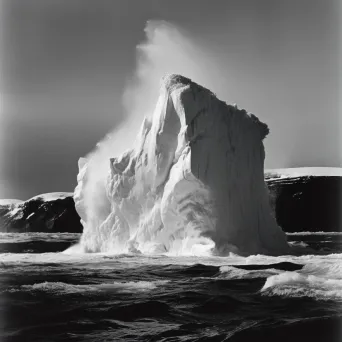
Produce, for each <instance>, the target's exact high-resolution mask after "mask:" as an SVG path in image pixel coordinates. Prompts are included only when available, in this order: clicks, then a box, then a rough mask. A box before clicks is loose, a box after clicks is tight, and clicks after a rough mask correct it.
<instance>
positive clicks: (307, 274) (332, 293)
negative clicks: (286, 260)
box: [262, 255, 342, 300]
mask: <svg viewBox="0 0 342 342" xmlns="http://www.w3.org/2000/svg"><path fill="white" fill-rule="evenodd" d="M338 259H339V260H338V262H336V261H335V260H330V261H329V259H328V260H324V262H322V260H320V258H317V259H316V258H312V259H311V262H310V263H308V264H306V265H305V266H304V267H303V269H302V270H300V271H298V272H283V273H280V274H278V275H273V276H270V277H268V278H267V280H266V282H265V285H264V286H263V288H262V292H264V293H265V294H267V295H282V296H289V297H302V296H308V297H313V298H316V299H324V300H327V299H339V300H342V263H341V261H342V259H341V255H340V256H339V257H338Z"/></svg>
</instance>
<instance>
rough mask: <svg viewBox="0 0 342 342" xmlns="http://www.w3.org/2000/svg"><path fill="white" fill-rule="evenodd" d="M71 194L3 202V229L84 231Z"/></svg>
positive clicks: (0, 208) (0, 229)
mask: <svg viewBox="0 0 342 342" xmlns="http://www.w3.org/2000/svg"><path fill="white" fill-rule="evenodd" d="M72 196H73V194H72V193H51V194H45V195H40V196H36V197H33V198H31V199H29V200H27V201H25V202H21V203H5V202H4V201H2V203H1V202H0V232H8V233H9V232H13V233H16V232H18V233H25V232H45V233H57V232H60V233H81V232H82V230H83V227H82V225H81V222H80V217H79V215H78V214H77V212H76V210H75V203H74V199H73V197H72Z"/></svg>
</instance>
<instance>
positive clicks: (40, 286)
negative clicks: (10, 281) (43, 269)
mask: <svg viewBox="0 0 342 342" xmlns="http://www.w3.org/2000/svg"><path fill="white" fill-rule="evenodd" d="M168 282H169V281H168V280H156V281H128V282H112V283H102V284H86V285H74V284H68V283H63V282H43V283H37V284H32V285H21V286H19V287H15V288H10V289H7V290H5V292H10V293H14V292H48V293H54V294H63V295H64V294H77V293H81V294H82V293H85V294H87V293H89V292H118V293H135V292H148V291H152V290H155V289H156V288H157V287H158V286H162V285H165V284H166V283H168Z"/></svg>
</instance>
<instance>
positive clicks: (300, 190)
mask: <svg viewBox="0 0 342 342" xmlns="http://www.w3.org/2000/svg"><path fill="white" fill-rule="evenodd" d="M265 178H266V183H267V185H268V188H269V190H270V198H271V206H272V208H273V210H274V212H275V216H276V219H277V222H278V224H279V225H280V226H281V227H282V229H283V230H284V231H286V232H288V233H293V232H306V231H310V232H321V231H323V232H338V231H341V230H342V220H341V208H342V201H341V197H342V168H329V167H319V168H315V167H311V168H288V169H275V170H267V172H265Z"/></svg>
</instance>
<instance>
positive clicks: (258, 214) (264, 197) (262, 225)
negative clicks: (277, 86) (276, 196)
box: [74, 75, 288, 255]
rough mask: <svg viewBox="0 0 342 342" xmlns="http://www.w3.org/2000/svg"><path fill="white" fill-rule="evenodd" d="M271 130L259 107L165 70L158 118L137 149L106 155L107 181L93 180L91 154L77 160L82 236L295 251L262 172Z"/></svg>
mask: <svg viewBox="0 0 342 342" xmlns="http://www.w3.org/2000/svg"><path fill="white" fill-rule="evenodd" d="M267 134H268V127H267V125H266V124H264V123H262V122H260V121H259V120H258V118H257V117H256V116H254V115H253V114H249V113H247V112H246V111H245V110H239V109H238V108H237V107H236V106H230V105H227V104H226V103H224V102H222V101H220V100H218V99H217V98H216V96H215V95H214V94H213V93H211V92H210V91H209V90H207V89H205V88H203V87H201V86H199V85H197V84H196V83H194V82H192V81H191V80H189V79H187V78H185V77H183V76H179V75H170V76H167V77H165V78H164V79H163V81H162V85H161V91H160V96H159V99H158V102H157V105H156V107H155V111H154V113H153V115H152V118H151V119H148V118H146V119H145V120H144V122H143V124H142V126H141V129H140V132H139V134H138V136H137V139H136V141H135V143H134V145H133V148H132V149H130V150H128V151H126V152H125V153H124V154H122V155H121V156H118V157H115V158H111V159H110V160H108V175H107V179H106V181H105V182H102V183H101V182H98V183H96V182H95V184H94V182H91V177H90V176H91V175H90V174H89V172H88V168H89V165H90V163H92V162H93V161H92V160H86V159H81V160H80V162H79V175H78V186H77V187H76V189H75V194H74V199H75V202H76V209H77V211H78V213H79V215H80V216H81V218H82V221H83V225H84V232H83V235H82V238H81V245H82V246H83V248H84V249H85V251H88V252H124V251H127V250H130V251H140V252H145V253H149V252H152V253H153V252H157V253H159V252H162V253H163V252H171V253H181V254H184V253H198V252H199V253H201V252H203V251H205V252H212V253H216V254H227V253H229V252H234V253H238V254H242V255H249V254H255V253H263V254H283V253H286V252H288V244H287V242H286V237H285V234H284V233H283V231H282V230H281V229H280V228H279V227H278V226H277V224H276V222H275V219H274V217H273V215H272V214H271V209H270V206H269V198H268V191H267V188H266V185H265V182H264V158H265V152H264V146H263V142H262V141H263V139H264V138H265V136H266V135H267ZM103 179H105V178H103ZM95 194H96V196H95ZM94 198H96V200H94Z"/></svg>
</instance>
